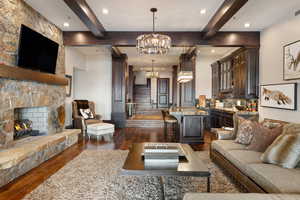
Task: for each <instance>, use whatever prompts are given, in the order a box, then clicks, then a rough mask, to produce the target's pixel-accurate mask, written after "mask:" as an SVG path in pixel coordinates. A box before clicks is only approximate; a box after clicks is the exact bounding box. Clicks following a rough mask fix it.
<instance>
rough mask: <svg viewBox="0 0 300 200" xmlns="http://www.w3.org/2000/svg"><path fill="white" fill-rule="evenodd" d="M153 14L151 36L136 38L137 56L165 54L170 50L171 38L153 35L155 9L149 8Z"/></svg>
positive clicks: (145, 35)
mask: <svg viewBox="0 0 300 200" xmlns="http://www.w3.org/2000/svg"><path fill="white" fill-rule="evenodd" d="M150 11H151V12H152V13H153V31H152V33H151V34H144V35H140V36H138V38H137V39H136V40H137V50H138V52H139V54H166V53H168V51H169V49H170V48H171V38H170V37H169V36H168V35H162V34H158V33H155V13H156V12H157V9H156V8H151V9H150Z"/></svg>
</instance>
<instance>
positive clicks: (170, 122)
mask: <svg viewBox="0 0 300 200" xmlns="http://www.w3.org/2000/svg"><path fill="white" fill-rule="evenodd" d="M161 112H162V116H163V120H164V136H165V139H166V140H167V139H168V136H171V140H170V141H171V142H176V140H178V136H177V132H178V131H177V129H178V123H177V119H176V118H175V117H173V116H171V115H170V114H169V112H168V111H165V110H162V111H161ZM169 128H171V133H172V134H171V135H169V131H168V129H169Z"/></svg>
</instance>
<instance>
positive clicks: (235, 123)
mask: <svg viewBox="0 0 300 200" xmlns="http://www.w3.org/2000/svg"><path fill="white" fill-rule="evenodd" d="M245 117H246V116H243V115H238V114H234V115H233V126H234V129H233V138H236V136H237V133H238V129H239V126H240V124H241V123H242V122H243V121H244V120H246V119H247V120H250V121H253V122H257V121H258V115H254V116H247V118H245Z"/></svg>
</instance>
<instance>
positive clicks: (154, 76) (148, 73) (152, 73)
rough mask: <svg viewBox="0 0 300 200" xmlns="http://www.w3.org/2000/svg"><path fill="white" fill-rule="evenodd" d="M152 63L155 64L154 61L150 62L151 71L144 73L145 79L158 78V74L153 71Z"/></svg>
mask: <svg viewBox="0 0 300 200" xmlns="http://www.w3.org/2000/svg"><path fill="white" fill-rule="evenodd" d="M154 62H155V60H152V71H151V72H146V77H148V78H159V74H158V72H155V71H154Z"/></svg>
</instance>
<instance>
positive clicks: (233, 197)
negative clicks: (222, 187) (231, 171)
mask: <svg viewBox="0 0 300 200" xmlns="http://www.w3.org/2000/svg"><path fill="white" fill-rule="evenodd" d="M241 199H242V200H300V195H296V194H254V193H252V194H208V193H187V194H185V195H184V198H183V200H241Z"/></svg>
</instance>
